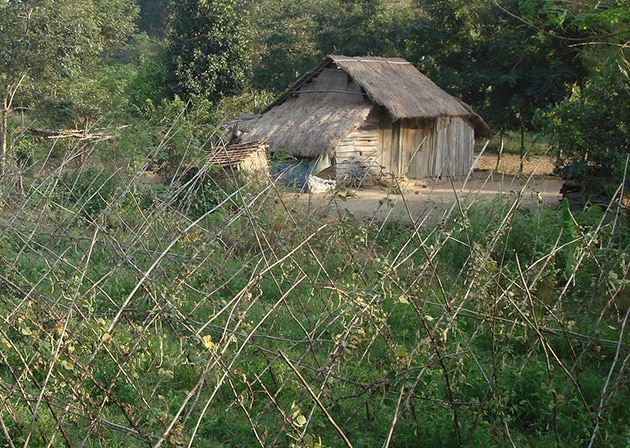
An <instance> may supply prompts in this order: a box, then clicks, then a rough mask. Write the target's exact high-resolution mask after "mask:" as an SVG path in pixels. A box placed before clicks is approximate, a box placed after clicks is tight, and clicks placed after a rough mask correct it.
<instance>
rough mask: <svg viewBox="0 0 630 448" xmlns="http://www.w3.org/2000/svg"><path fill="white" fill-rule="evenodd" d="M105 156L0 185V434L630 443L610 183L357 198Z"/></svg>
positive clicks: (80, 442)
mask: <svg viewBox="0 0 630 448" xmlns="http://www.w3.org/2000/svg"><path fill="white" fill-rule="evenodd" d="M79 149H81V148H78V147H76V148H70V150H69V152H68V153H66V157H67V156H68V154H73V153H76V152H77V151H78V150H79ZM92 154H98V147H95V148H93V151H92ZM65 160H67V158H66V159H65ZM96 160H97V157H96V155H93V156H90V157H87V158H85V159H83V160H82V162H81V163H78V164H70V163H65V162H64V159H62V160H61V162H62V163H57V164H52V165H51V164H49V165H48V168H46V169H42V170H39V169H31V171H30V172H29V173H27V174H26V176H25V178H24V183H23V186H22V188H23V190H22V191H17V190H10V189H8V188H7V187H5V190H4V191H3V200H4V201H5V207H4V211H3V213H2V215H1V216H0V229H1V234H0V310H1V312H0V314H1V318H0V431H1V432H0V433H1V434H2V437H0V439H2V438H3V446H9V447H14V446H33V447H36V446H72V447H74V446H77V447H78V446H87V447H90V446H152V447H158V446H295V447H317V446H331V447H335V446H354V447H361V446H363V447H374V446H391V447H394V446H399V447H402V446H409V447H412V446H413V447H420V446H427V447H439V446H444V447H450V446H480V447H481V446H515V447H521V446H537V447H544V446H626V445H627V444H628V440H630V423H629V422H630V406H629V404H630V403H629V401H630V400H629V398H628V397H630V393H629V390H628V388H629V381H628V375H627V367H628V358H629V356H630V352H629V351H628V345H627V343H628V337H627V327H626V323H627V321H628V309H629V303H628V297H629V296H628V291H629V290H628V288H627V284H628V266H629V263H630V260H628V255H627V254H628V246H629V243H630V239H629V238H628V227H627V222H625V221H624V219H625V218H624V215H623V210H622V209H621V208H620V207H619V206H618V205H617V204H616V203H612V204H610V207H609V208H608V209H607V210H590V211H585V212H583V213H582V212H580V213H576V212H575V211H572V210H571V209H569V208H568V207H566V208H563V207H559V208H558V209H549V208H544V207H540V208H533V209H525V208H522V207H519V206H518V203H519V202H518V201H519V196H518V194H513V195H509V194H508V195H502V196H499V197H497V198H496V199H495V200H493V201H489V202H487V203H483V202H476V203H475V204H474V205H473V206H471V205H470V204H468V203H466V201H465V200H464V201H463V202H460V203H459V204H458V206H456V207H454V209H453V212H452V213H451V214H450V215H448V216H445V218H444V219H443V220H442V221H441V222H440V223H439V224H437V225H432V226H429V225H421V223H420V222H417V223H415V224H414V223H412V224H402V223H399V222H393V221H392V222H389V221H387V220H386V221H385V222H377V221H371V220H364V221H359V220H356V219H353V218H352V216H351V215H348V214H346V215H344V216H340V215H339V214H336V213H335V212H334V211H335V210H340V211H343V210H344V202H343V201H342V200H341V199H339V198H336V197H331V198H330V201H331V204H330V205H331V207H330V208H329V209H327V210H329V211H326V210H324V209H322V208H321V207H315V206H313V205H312V204H310V203H309V202H308V201H306V200H304V198H303V197H300V196H299V195H294V194H292V193H290V192H286V191H283V190H282V188H281V187H279V186H277V185H274V184H273V183H265V182H255V181H248V180H247V179H242V180H241V182H240V183H237V184H235V185H233V186H232V187H231V188H229V189H225V188H224V189H221V188H220V187H219V186H218V185H216V184H215V183H213V181H212V177H211V176H206V175H205V174H204V169H202V170H201V172H200V173H198V174H197V175H195V176H193V177H192V179H189V180H187V181H177V179H174V180H173V181H170V182H166V183H164V184H157V185H156V184H149V183H145V182H143V181H142V179H143V174H142V170H143V167H144V166H146V165H148V161H147V163H134V164H127V165H126V164H125V163H115V164H112V163H109V164H103V163H102V162H97V161H96ZM110 162H111V161H110ZM51 167H54V168H51ZM120 167H123V168H120ZM133 167H137V168H133ZM3 185H10V183H7V182H5V183H4V184H3ZM17 193H19V194H17ZM330 210H332V212H330ZM587 212H588V213H587Z"/></svg>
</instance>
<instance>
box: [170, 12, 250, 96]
mask: <svg viewBox="0 0 630 448" xmlns="http://www.w3.org/2000/svg"><path fill="white" fill-rule="evenodd" d="M171 10H172V18H171V33H170V35H169V43H168V49H167V67H168V78H169V83H170V87H171V92H172V94H173V95H178V96H181V97H183V98H188V97H190V96H206V97H208V98H211V99H219V98H221V97H224V96H230V95H234V94H237V93H240V92H241V91H242V90H243V88H244V87H245V86H246V84H247V82H248V80H249V75H250V71H251V37H250V32H249V27H248V20H247V14H246V11H245V10H244V9H239V8H238V7H237V4H236V2H235V1H234V0H182V1H173V2H172V3H171Z"/></svg>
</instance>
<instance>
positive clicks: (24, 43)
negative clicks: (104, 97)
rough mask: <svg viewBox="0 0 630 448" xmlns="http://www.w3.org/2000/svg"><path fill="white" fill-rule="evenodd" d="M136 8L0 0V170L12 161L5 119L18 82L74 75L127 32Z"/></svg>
mask: <svg viewBox="0 0 630 448" xmlns="http://www.w3.org/2000/svg"><path fill="white" fill-rule="evenodd" d="M136 14H137V6H136V5H135V2H134V1H133V0H102V1H99V2H93V1H89V0H81V1H76V0H56V1H53V0H22V1H9V0H0V49H1V50H0V96H1V99H2V104H1V109H2V110H1V120H0V173H2V174H6V172H7V168H9V167H11V166H13V165H14V157H13V155H12V154H11V148H10V146H9V145H8V141H7V134H8V119H9V116H10V114H11V113H12V112H13V109H14V104H15V99H16V96H17V94H18V93H19V92H20V90H21V89H22V88H23V87H24V85H25V84H26V83H28V84H31V85H32V84H37V85H38V87H39V88H40V89H41V90H46V89H48V90H50V89H51V86H54V85H55V83H56V82H58V81H59V80H60V79H63V78H71V77H75V79H76V78H78V77H80V75H81V73H82V70H83V69H84V68H85V67H88V66H90V64H91V63H92V62H93V61H95V60H98V59H99V58H101V57H102V55H103V54H105V53H107V52H109V51H113V50H114V49H116V48H117V47H118V46H119V45H120V44H121V43H122V42H124V41H126V40H127V39H128V38H129V36H130V35H131V34H132V33H133V31H134V29H135V25H134V19H135V17H136ZM44 85H45V86H47V87H42V86H44ZM38 99H41V98H37V97H36V96H35V97H31V101H36V100H38Z"/></svg>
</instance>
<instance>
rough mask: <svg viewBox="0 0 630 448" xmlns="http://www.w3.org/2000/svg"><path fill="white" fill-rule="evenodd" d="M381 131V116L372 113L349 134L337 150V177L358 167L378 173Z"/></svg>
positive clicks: (354, 170) (374, 174)
mask: <svg viewBox="0 0 630 448" xmlns="http://www.w3.org/2000/svg"><path fill="white" fill-rule="evenodd" d="M380 145H381V131H380V126H379V118H378V117H377V116H376V115H375V114H370V116H368V118H367V120H366V121H365V122H364V123H363V125H362V126H361V127H360V128H358V129H356V130H354V131H353V132H351V133H350V134H348V135H347V136H346V137H345V138H344V139H343V140H342V141H341V142H339V144H338V145H337V150H336V152H335V163H336V167H337V178H342V177H344V176H345V175H346V174H348V172H350V171H353V172H355V174H358V173H356V170H357V169H362V170H369V171H370V173H371V174H372V175H373V176H376V175H378V173H379V171H380V164H381V160H380V159H381V146H380Z"/></svg>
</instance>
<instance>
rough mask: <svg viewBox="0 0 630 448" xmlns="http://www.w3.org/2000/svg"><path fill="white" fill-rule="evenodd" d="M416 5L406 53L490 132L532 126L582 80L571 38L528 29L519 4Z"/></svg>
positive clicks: (458, 0)
mask: <svg viewBox="0 0 630 448" xmlns="http://www.w3.org/2000/svg"><path fill="white" fill-rule="evenodd" d="M418 3H420V4H421V7H420V9H421V11H422V16H421V17H419V19H418V21H417V22H416V25H415V26H416V29H417V32H416V39H415V45H414V46H413V47H411V48H412V49H413V53H412V55H411V56H410V58H411V59H412V60H413V61H414V62H417V63H418V64H419V65H420V66H421V68H422V69H423V70H424V71H426V72H427V74H428V75H429V76H430V77H431V78H432V79H434V80H435V81H436V82H437V83H438V84H439V85H440V86H442V87H444V88H445V89H447V90H448V91H449V92H451V93H453V94H455V95H458V96H460V97H462V98H463V99H464V100H465V101H466V102H468V103H469V104H471V106H473V107H474V108H475V110H476V111H477V112H479V113H480V114H481V115H482V116H483V117H484V118H486V119H487V120H488V121H489V122H490V124H491V127H492V128H493V129H496V130H498V131H506V130H530V129H532V124H531V120H532V118H533V116H534V113H535V112H536V110H538V109H539V108H546V107H548V106H549V105H550V104H554V103H556V102H557V101H560V100H562V98H564V97H565V96H566V94H567V92H568V90H569V89H568V88H567V86H568V85H570V84H572V83H576V82H577V83H580V82H582V80H583V78H584V74H585V71H584V69H583V67H582V65H581V63H580V61H579V59H578V58H577V56H578V53H579V52H578V50H577V49H576V48H574V47H572V44H573V43H574V41H570V40H567V39H562V38H558V37H557V36H555V35H553V34H551V33H550V32H549V29H548V27H544V26H542V25H539V26H531V24H530V23H528V21H527V20H525V19H524V18H523V17H522V16H523V11H522V8H523V7H524V6H523V2H521V1H518V0H501V1H500V0H495V1H494V2H488V1H486V0H483V1H473V2H470V1H462V0H421V1H419V2H418ZM529 13H531V14H532V18H533V19H536V20H539V19H540V16H541V15H543V14H544V13H543V12H541V11H540V10H539V9H536V8H534V9H533V10H531V11H529ZM576 34H577V31H576Z"/></svg>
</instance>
